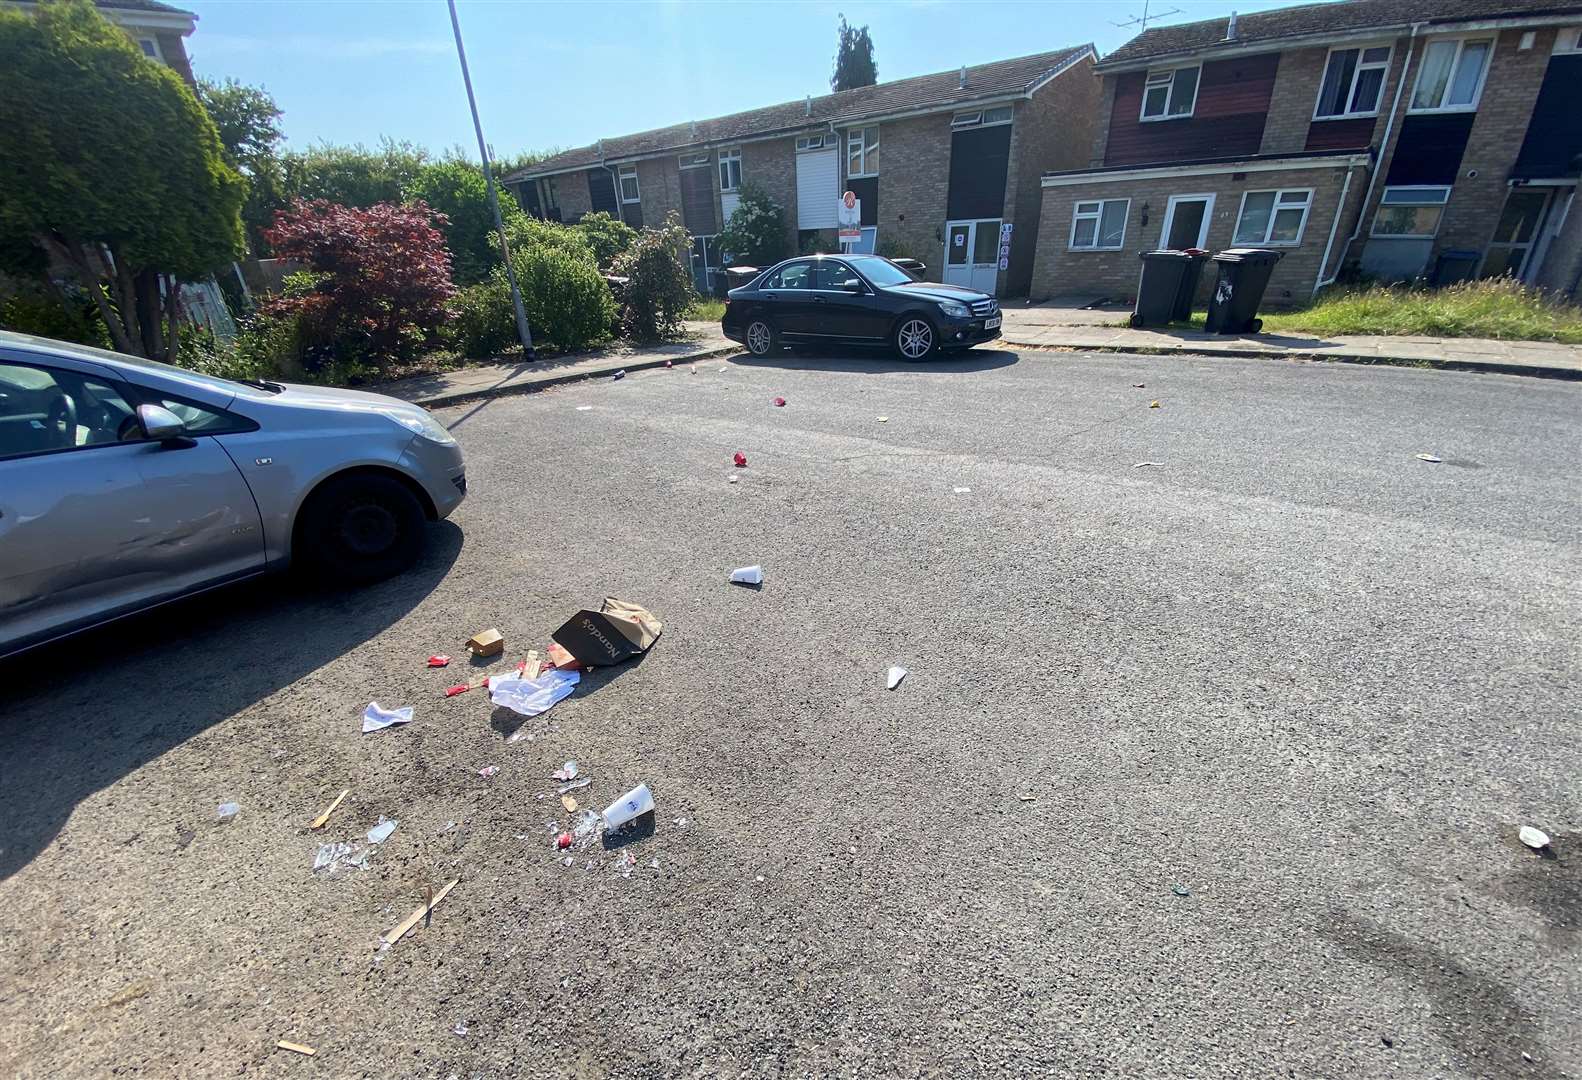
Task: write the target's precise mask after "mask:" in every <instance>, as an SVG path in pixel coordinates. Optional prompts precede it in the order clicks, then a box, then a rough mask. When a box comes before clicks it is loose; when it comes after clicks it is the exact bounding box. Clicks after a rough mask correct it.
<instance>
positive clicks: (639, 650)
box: [550, 596, 665, 667]
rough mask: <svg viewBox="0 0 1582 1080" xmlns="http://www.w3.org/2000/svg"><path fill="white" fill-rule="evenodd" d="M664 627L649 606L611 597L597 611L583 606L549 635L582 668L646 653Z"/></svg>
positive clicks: (603, 664) (613, 662)
mask: <svg viewBox="0 0 1582 1080" xmlns="http://www.w3.org/2000/svg"><path fill="white" fill-rule="evenodd" d="M664 628H665V624H664V623H662V622H660V621H659V620H658V619H656V618H654V616H653V613H652V612H650V611H649V610H648V609H647V608H645V607H640V606H639V605H637V604H633V603H629V602H627V601H625V600H617V599H615V598H614V597H613V596H611V597H606V598H605V600H604V603H603V604H601V605H600V606H599V610H598V611H589V610H587V609H586V608H584V609H583V610H582V611H579V612H577V613H576V614H575V615H573V616H572V617H571V618H570V620H568V621H567V623H566V625H564V626H562V627H561V628H560V629H559V630H556V631H555V632H554V633H553V634H551V635H550V636H551V637H552V638H554V639H555V641H556V643H557V644H559V645H560V646H561V647H562V648H564V649H565V650H566V651H567V652H569V653H570V654H571V655H572V656H574V657H576V658H577V660H578V662H580V663H581V664H582V666H583V667H608V666H609V665H611V664H619V663H620V662H621V661H623V660H630V659H631V658H632V657H634V656H640V655H642V654H643V653H645V652H647V651H648V647H649V646H650V645H652V644H653V643H654V642H656V641H658V640H659V635H660V633H662V632H663V631H664Z"/></svg>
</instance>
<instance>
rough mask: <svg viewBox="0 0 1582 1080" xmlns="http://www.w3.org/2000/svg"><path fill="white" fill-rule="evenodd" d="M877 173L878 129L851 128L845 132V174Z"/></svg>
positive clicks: (870, 174)
mask: <svg viewBox="0 0 1582 1080" xmlns="http://www.w3.org/2000/svg"><path fill="white" fill-rule="evenodd" d="M878 175H879V129H878V128H876V127H865V128H853V129H852V130H850V131H848V132H847V133H846V176H847V177H848V178H850V177H854V176H878Z"/></svg>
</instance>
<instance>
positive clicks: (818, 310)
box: [720, 255, 1000, 360]
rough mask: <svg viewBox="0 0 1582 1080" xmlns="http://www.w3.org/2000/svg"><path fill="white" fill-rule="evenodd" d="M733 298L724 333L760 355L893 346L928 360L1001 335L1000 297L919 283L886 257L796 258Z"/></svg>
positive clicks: (904, 354)
mask: <svg viewBox="0 0 1582 1080" xmlns="http://www.w3.org/2000/svg"><path fill="white" fill-rule="evenodd" d="M728 295H729V297H730V300H729V302H728V303H727V304H726V305H725V316H724V318H722V319H721V320H720V329H722V330H723V331H724V332H725V336H726V337H728V338H730V339H731V340H732V341H739V342H741V343H742V344H743V345H746V346H747V349H748V351H749V352H751V353H752V354H753V355H754V356H768V355H770V354H772V353H775V352H778V351H779V350H780V348H781V346H783V345H793V344H820V345H881V344H888V345H890V346H891V347H892V348H893V349H895V351H896V352H897V353H898V354H899V355H900V356H901V358H902V359H903V360H926V359H928V358H929V357H930V356H933V355H934V354H936V353H937V352H940V351H943V350H947V349H964V348H968V347H969V346H972V345H977V344H979V343H980V342H984V341H993V340H994V339H995V338H997V337H999V336H1000V305H999V304H998V303H997V302H996V301H995V299H994V297H992V296H990V295H988V294H987V293H981V292H977V291H976V290H974V289H963V288H961V287H960V286H957V285H938V284H935V283H934V282H931V281H918V280H916V279H915V278H913V277H912V276H911V275H910V274H908V273H907V272H906V271H905V270H902V269H901V268H900V267H899V266H897V265H895V263H893V262H891V261H890V260H889V259H886V258H882V257H880V256H878V255H813V256H809V257H806V258H801V259H788V260H786V261H785V262H783V263H780V264H778V265H777V266H772V267H770V268H769V269H768V270H766V271H764V272H763V273H762V274H759V275H758V277H756V278H754V279H753V280H752V282H751V283H749V284H747V285H743V286H741V287H740V288H736V289H732V290H731V291H730V293H729V294H728Z"/></svg>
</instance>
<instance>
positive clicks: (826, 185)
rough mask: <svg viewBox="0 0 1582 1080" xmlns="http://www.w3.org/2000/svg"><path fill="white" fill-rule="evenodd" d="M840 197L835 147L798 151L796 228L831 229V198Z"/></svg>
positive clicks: (833, 224) (833, 201) (833, 223)
mask: <svg viewBox="0 0 1582 1080" xmlns="http://www.w3.org/2000/svg"><path fill="white" fill-rule="evenodd" d="M839 198H840V162H838V161H837V160H836V158H835V148H834V147H831V148H830V149H828V150H802V151H798V153H797V156H796V227H797V228H799V229H833V228H835V227H836V226H837V225H839V224H840V222H839V221H837V220H836V218H835V201H836V200H837V199H839Z"/></svg>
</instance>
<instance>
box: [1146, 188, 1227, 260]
mask: <svg viewBox="0 0 1582 1080" xmlns="http://www.w3.org/2000/svg"><path fill="white" fill-rule="evenodd" d="M1217 201H1218V197H1217V195H1216V193H1215V192H1212V191H1194V192H1188V193H1186V194H1182V195H1171V196H1169V197H1168V198H1167V199H1165V219H1164V222H1163V223H1162V226H1161V228H1160V230H1159V246H1160V247H1161V248H1163V247H1165V245H1167V244H1168V243H1170V230H1171V229H1173V228H1175V223H1176V204H1177V203H1183V202H1201V203H1203V204H1204V206H1203V221H1202V223H1201V224H1200V225H1199V226H1198V231H1197V240H1198V242H1197V243H1196V244H1193V245H1192V246H1193V247H1194V248H1197V249H1199V250H1204V249H1207V247H1208V234H1209V230H1210V229H1211V228H1212V227H1213V224H1214V204H1215V202H1217Z"/></svg>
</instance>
